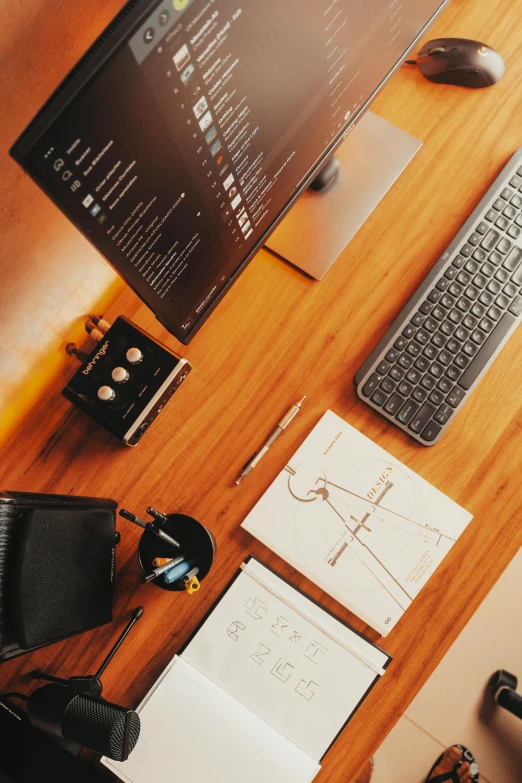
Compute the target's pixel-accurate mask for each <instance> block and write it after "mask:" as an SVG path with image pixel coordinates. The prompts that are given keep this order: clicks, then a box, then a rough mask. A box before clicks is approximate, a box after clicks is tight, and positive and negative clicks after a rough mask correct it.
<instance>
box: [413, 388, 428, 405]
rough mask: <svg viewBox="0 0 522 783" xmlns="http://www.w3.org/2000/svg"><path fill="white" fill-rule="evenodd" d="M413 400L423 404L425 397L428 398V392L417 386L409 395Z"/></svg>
mask: <svg viewBox="0 0 522 783" xmlns="http://www.w3.org/2000/svg"><path fill="white" fill-rule="evenodd" d="M411 396H412V397H413V399H414V400H417V402H424V400H425V399H426V397H427V396H428V392H427V391H426V389H422V388H421V387H420V386H418V387H417V388H416V389H414V390H413V393H412V395H411Z"/></svg>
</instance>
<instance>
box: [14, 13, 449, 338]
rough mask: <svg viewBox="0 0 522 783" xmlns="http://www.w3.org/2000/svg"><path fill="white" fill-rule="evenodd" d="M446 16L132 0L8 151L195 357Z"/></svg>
mask: <svg viewBox="0 0 522 783" xmlns="http://www.w3.org/2000/svg"><path fill="white" fill-rule="evenodd" d="M444 4H445V2H444V1H443V0H284V2H283V1H282V0H263V2H255V1H254V0H247V1H246V2H242V0H163V2H150V1H149V2H145V1H144V0H133V2H130V3H128V4H127V6H125V7H124V9H123V12H122V13H121V14H120V15H119V17H117V19H116V24H113V25H112V26H110V27H109V28H107V31H106V32H105V33H104V35H102V37H101V38H100V39H99V41H98V43H97V44H95V45H94V46H93V48H92V50H91V51H90V53H88V55H87V57H86V58H84V61H82V62H81V63H80V67H79V68H77V69H76V71H75V72H72V75H71V76H70V77H69V80H68V83H67V80H66V82H65V83H64V84H63V85H62V86H61V88H59V89H58V90H57V91H56V93H55V95H54V96H53V97H52V98H51V100H50V101H49V103H48V104H47V105H46V107H44V110H43V111H42V112H41V113H40V115H38V117H37V118H36V120H35V121H34V123H33V124H32V125H31V126H30V127H29V128H28V130H27V131H26V133H25V134H24V135H23V136H22V137H21V139H20V140H19V142H17V144H15V146H14V147H13V150H12V151H11V152H12V154H13V156H14V157H15V158H16V159H17V160H18V161H19V162H20V163H21V164H22V165H23V166H24V168H25V169H26V170H27V171H28V172H29V174H31V176H32V177H33V178H34V179H35V180H36V181H37V182H38V184H39V185H40V186H41V187H42V188H43V189H44V190H45V191H46V192H47V193H48V194H49V195H50V196H51V198H52V199H53V201H54V202H55V203H56V204H57V205H58V206H59V207H60V209H61V210H62V211H63V212H64V213H65V214H66V215H67V216H68V217H69V218H70V219H71V220H72V221H73V222H74V224H75V225H76V226H77V227H78V228H79V229H80V230H81V231H82V232H83V233H84V234H85V235H86V236H87V237H88V239H89V240H90V241H91V242H92V243H93V244H94V245H95V246H96V247H97V248H98V249H99V250H100V251H101V252H102V253H103V255H104V256H105V257H106V258H107V260H108V261H109V262H110V263H111V264H112V265H113V267H114V268H115V269H116V270H117V271H118V272H119V273H120V274H121V275H122V276H123V277H124V278H125V280H126V281H127V282H128V283H129V284H130V285H131V286H132V288H133V289H134V290H135V291H136V292H137V294H138V295H139V296H140V297H141V298H142V299H143V301H145V302H146V304H147V305H148V306H149V307H150V308H151V309H152V310H153V311H154V313H155V314H156V315H157V317H158V318H159V320H160V321H161V322H162V323H163V324H164V325H165V326H166V327H167V329H169V331H170V332H171V333H172V334H174V335H175V336H176V337H178V338H179V339H180V340H182V341H183V342H188V340H189V339H190V338H191V337H192V336H193V334H194V333H195V332H196V330H197V329H198V328H199V326H200V325H201V323H202V321H203V320H204V319H205V317H206V316H207V315H208V313H209V312H210V311H211V309H212V307H213V306H214V305H215V304H216V303H217V301H218V300H219V299H220V298H221V296H222V295H223V294H224V293H225V292H226V290H227V288H228V287H229V286H230V285H231V283H232V282H233V280H234V279H235V278H236V277H237V275H238V274H239V272H240V271H241V270H242V269H243V268H244V266H245V264H246V263H247V261H248V260H249V259H250V258H251V257H252V255H253V254H254V252H255V251H256V249H257V248H258V247H259V246H260V245H261V244H262V242H263V241H264V239H266V237H267V235H268V233H269V232H270V230H272V229H273V228H274V227H275V225H276V223H277V222H278V220H279V219H280V218H281V216H282V214H283V213H284V212H285V210H286V209H287V208H288V207H289V205H290V204H291V203H292V201H293V200H294V199H295V197H296V196H297V195H298V193H299V192H300V191H302V189H303V187H304V186H305V185H306V184H307V181H308V180H309V179H310V176H311V174H312V172H313V171H314V169H317V166H318V163H319V162H320V161H322V160H324V159H325V158H326V156H327V154H328V153H330V152H331V151H332V150H333V149H334V148H335V146H336V145H337V144H338V143H339V141H340V139H341V138H342V135H343V133H344V132H345V131H346V130H347V129H348V128H349V127H350V125H351V124H352V123H354V121H356V119H357V118H358V116H359V115H360V114H361V113H362V111H363V110H364V109H365V108H366V106H367V104H368V102H369V100H370V99H371V98H372V97H373V96H374V95H375V93H376V91H377V90H378V88H379V86H380V85H382V83H383V81H384V80H385V79H386V77H387V76H388V75H389V74H390V72H391V71H392V70H393V68H394V67H395V66H396V65H397V63H399V62H400V61H401V59H402V58H403V57H404V54H405V52H406V51H407V50H408V49H409V48H410V47H411V45H412V43H413V42H414V41H415V40H416V39H417V38H418V36H419V34H420V33H422V32H423V31H424V29H425V28H426V26H427V25H428V24H429V22H430V21H431V20H432V18H433V16H434V15H435V14H436V13H437V11H438V10H439V9H440V8H441V7H442V6H443V5H444ZM102 55H103V56H102ZM75 80H76V86H75V87H74V91H73V92H72V93H71V84H72V83H73V82H74V81H75ZM67 88H69V89H68V90H67ZM46 117H47V119H46Z"/></svg>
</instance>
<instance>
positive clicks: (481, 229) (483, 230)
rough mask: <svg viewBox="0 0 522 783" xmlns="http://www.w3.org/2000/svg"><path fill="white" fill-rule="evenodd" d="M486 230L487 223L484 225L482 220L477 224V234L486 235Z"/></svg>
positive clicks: (487, 227)
mask: <svg viewBox="0 0 522 783" xmlns="http://www.w3.org/2000/svg"><path fill="white" fill-rule="evenodd" d="M488 229H489V226H488V224H487V223H484V221H483V220H482V221H481V222H480V223H479V224H478V226H477V229H476V231H477V234H487V232H488Z"/></svg>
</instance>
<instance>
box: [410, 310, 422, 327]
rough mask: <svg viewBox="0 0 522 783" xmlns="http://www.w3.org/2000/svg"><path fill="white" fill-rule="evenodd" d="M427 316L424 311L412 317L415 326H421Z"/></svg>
mask: <svg viewBox="0 0 522 783" xmlns="http://www.w3.org/2000/svg"><path fill="white" fill-rule="evenodd" d="M424 318H425V316H424V315H423V314H422V313H415V315H414V316H413V318H412V319H411V323H412V324H413V326H421V325H422V324H423V323H424Z"/></svg>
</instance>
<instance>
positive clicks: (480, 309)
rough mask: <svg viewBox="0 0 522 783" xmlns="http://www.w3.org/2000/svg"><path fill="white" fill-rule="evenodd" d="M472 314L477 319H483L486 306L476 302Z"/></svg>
mask: <svg viewBox="0 0 522 783" xmlns="http://www.w3.org/2000/svg"><path fill="white" fill-rule="evenodd" d="M471 312H472V313H473V315H476V316H477V318H482V316H483V315H484V313H485V312H486V306H485V305H483V304H481V302H475V304H474V305H473V307H472V308H471Z"/></svg>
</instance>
